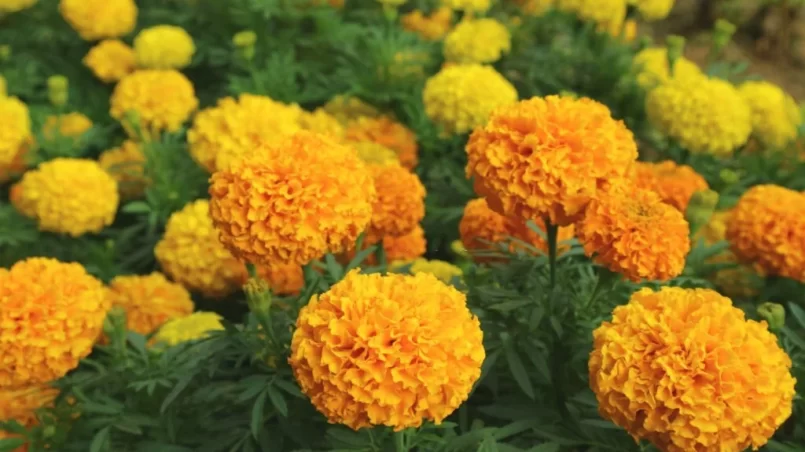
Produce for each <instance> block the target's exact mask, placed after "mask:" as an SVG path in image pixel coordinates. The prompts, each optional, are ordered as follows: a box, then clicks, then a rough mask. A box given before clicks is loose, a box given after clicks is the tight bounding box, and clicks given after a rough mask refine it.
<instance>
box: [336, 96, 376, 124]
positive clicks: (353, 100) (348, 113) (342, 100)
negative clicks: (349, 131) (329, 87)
mask: <svg viewBox="0 0 805 452" xmlns="http://www.w3.org/2000/svg"><path fill="white" fill-rule="evenodd" d="M322 108H323V109H324V111H326V112H327V113H330V114H331V115H333V116H334V117H335V119H337V120H338V121H339V122H340V123H341V124H344V125H347V124H348V123H350V122H352V121H355V120H357V119H360V118H364V117H366V118H376V117H379V116H382V115H381V113H380V111H379V110H378V109H376V108H375V107H373V106H371V105H369V104H367V103H366V102H364V101H362V100H360V99H358V98H357V97H350V96H345V95H339V96H335V97H333V98H332V99H330V100H329V101H328V102H327V103H326V104H324V107H322Z"/></svg>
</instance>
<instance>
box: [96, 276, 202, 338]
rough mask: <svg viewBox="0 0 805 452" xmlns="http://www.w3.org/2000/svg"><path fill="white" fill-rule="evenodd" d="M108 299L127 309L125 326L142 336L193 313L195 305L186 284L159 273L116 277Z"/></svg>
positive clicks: (113, 304) (112, 282)
mask: <svg viewBox="0 0 805 452" xmlns="http://www.w3.org/2000/svg"><path fill="white" fill-rule="evenodd" d="M109 300H110V301H111V302H112V306H118V307H121V308H123V309H124V310H125V311H126V328H127V329H129V330H130V331H134V332H136V333H140V334H143V335H146V334H150V333H151V332H153V331H155V330H156V329H157V328H159V327H160V326H161V325H162V324H163V323H165V322H167V321H168V320H171V319H175V318H179V317H185V316H188V315H190V314H191V313H192V312H193V307H194V306H193V300H191V299H190V293H188V292H187V290H186V289H185V288H184V287H182V286H181V285H179V284H176V283H172V282H170V281H168V280H167V279H166V278H165V276H164V275H163V274H162V273H158V272H154V273H151V274H150V275H145V276H140V275H131V276H117V277H115V278H114V279H113V280H112V281H111V282H110V283H109Z"/></svg>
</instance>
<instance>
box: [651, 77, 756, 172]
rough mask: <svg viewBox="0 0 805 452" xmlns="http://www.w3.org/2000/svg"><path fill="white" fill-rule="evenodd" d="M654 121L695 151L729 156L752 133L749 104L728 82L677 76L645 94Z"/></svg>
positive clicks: (666, 133) (658, 126)
mask: <svg viewBox="0 0 805 452" xmlns="http://www.w3.org/2000/svg"><path fill="white" fill-rule="evenodd" d="M646 113H647V114H648V118H649V120H650V121H651V123H652V124H654V126H655V127H657V129H659V130H660V131H661V132H662V133H664V134H665V135H667V136H669V137H671V138H673V139H675V140H677V141H679V143H680V144H681V145H682V146H684V147H685V148H686V149H688V150H689V151H690V152H693V153H707V154H713V155H715V156H728V155H730V154H732V152H733V151H734V150H735V149H736V148H737V147H739V146H742V145H744V144H746V142H747V140H749V135H750V134H751V133H752V114H751V110H750V109H749V105H748V104H747V103H746V102H745V101H744V100H743V98H741V95H740V94H739V93H738V90H737V89H735V87H734V86H732V85H731V84H730V83H729V82H726V81H724V80H719V79H714V78H699V79H697V80H696V81H695V83H693V82H691V81H689V80H684V79H678V78H675V79H673V80H670V81H668V82H666V83H664V84H662V85H660V86H658V87H657V88H654V89H653V90H651V91H650V92H649V93H648V96H647V97H646Z"/></svg>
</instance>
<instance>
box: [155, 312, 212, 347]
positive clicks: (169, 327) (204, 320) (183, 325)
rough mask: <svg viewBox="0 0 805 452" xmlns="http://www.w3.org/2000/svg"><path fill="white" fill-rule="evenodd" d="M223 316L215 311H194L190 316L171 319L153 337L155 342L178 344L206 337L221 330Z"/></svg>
mask: <svg viewBox="0 0 805 452" xmlns="http://www.w3.org/2000/svg"><path fill="white" fill-rule="evenodd" d="M223 329H224V325H223V324H222V323H221V316H220V315H218V314H216V313H214V312H194V313H192V314H190V315H188V316H184V317H179V318H175V319H173V320H169V321H168V322H167V323H165V324H164V325H162V327H161V328H160V329H159V331H157V333H156V334H155V335H154V337H153V341H154V342H155V343H162V344H166V345H176V344H180V343H182V342H189V341H195V340H198V339H204V338H205V337H207V336H209V334H210V333H211V332H213V331H221V330H223Z"/></svg>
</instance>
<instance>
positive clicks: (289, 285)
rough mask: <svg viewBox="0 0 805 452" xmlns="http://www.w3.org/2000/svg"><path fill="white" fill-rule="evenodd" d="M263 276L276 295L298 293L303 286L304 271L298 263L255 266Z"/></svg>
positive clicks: (258, 273)
mask: <svg viewBox="0 0 805 452" xmlns="http://www.w3.org/2000/svg"><path fill="white" fill-rule="evenodd" d="M257 275H258V276H260V277H261V278H263V280H265V282H267V283H268V285H269V287H271V291H272V292H274V293H275V294H277V295H298V294H299V292H301V291H302V289H303V288H304V287H305V273H304V271H303V270H302V266H301V265H299V264H271V265H261V266H259V267H257Z"/></svg>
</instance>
